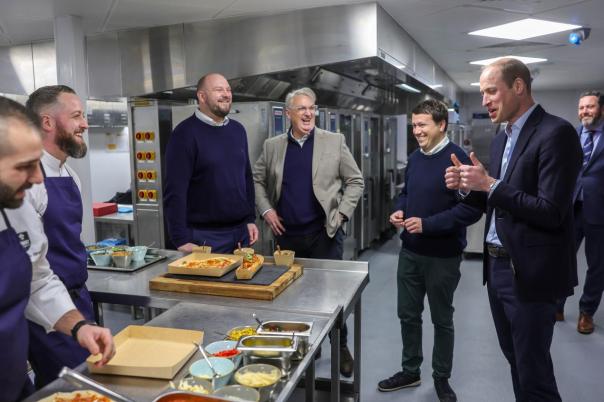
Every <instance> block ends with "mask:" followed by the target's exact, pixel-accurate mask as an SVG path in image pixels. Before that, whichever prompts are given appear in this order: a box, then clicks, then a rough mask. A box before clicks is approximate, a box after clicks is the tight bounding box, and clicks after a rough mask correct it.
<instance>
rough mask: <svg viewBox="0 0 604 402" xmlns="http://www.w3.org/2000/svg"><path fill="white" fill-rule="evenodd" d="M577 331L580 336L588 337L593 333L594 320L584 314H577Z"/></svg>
mask: <svg viewBox="0 0 604 402" xmlns="http://www.w3.org/2000/svg"><path fill="white" fill-rule="evenodd" d="M577 331H579V333H581V334H585V335H589V334H591V333H592V332H594V319H593V317H592V316H590V315H587V314H585V313H579V322H578V323H577Z"/></svg>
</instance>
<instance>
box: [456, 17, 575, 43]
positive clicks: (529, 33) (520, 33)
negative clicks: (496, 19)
mask: <svg viewBox="0 0 604 402" xmlns="http://www.w3.org/2000/svg"><path fill="white" fill-rule="evenodd" d="M577 28H581V25H572V24H562V23H560V22H552V21H546V20H538V19H535V18H526V19H523V20H519V21H514V22H510V23H508V24H503V25H497V26H494V27H491V28H486V29H481V30H478V31H474V32H470V33H468V35H479V36H488V37H490V38H501V39H512V40H522V39H528V38H534V37H536V36H542V35H549V34H553V33H556V32H562V31H570V30H571V29H577Z"/></svg>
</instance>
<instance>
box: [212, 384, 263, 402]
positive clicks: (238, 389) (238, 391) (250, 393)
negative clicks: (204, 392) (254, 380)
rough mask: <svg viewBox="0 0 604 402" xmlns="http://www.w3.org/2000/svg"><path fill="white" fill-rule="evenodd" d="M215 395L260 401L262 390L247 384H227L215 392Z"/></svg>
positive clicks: (251, 401)
mask: <svg viewBox="0 0 604 402" xmlns="http://www.w3.org/2000/svg"><path fill="white" fill-rule="evenodd" d="M213 395H214V396H219V397H221V398H225V399H228V400H236V401H246V402H258V401H260V392H258V391H256V389H254V388H251V387H246V386H245V385H227V386H226V387H224V388H220V389H219V390H218V391H215V392H214V393H213Z"/></svg>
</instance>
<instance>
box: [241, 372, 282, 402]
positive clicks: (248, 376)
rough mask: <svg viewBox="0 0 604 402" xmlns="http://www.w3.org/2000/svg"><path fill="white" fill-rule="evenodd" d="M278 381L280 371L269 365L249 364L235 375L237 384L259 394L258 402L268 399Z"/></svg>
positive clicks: (264, 401)
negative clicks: (254, 390)
mask: <svg viewBox="0 0 604 402" xmlns="http://www.w3.org/2000/svg"><path fill="white" fill-rule="evenodd" d="M280 379H281V370H279V368H277V367H275V366H272V365H270V364H250V365H247V366H244V367H242V368H240V369H239V370H237V372H236V373H235V381H237V383H238V384H240V385H245V386H246V387H251V388H255V389H256V390H257V391H258V392H259V393H260V402H266V401H268V400H269V399H270V397H271V395H272V393H273V390H274V389H275V385H277V383H278V382H279V380H280Z"/></svg>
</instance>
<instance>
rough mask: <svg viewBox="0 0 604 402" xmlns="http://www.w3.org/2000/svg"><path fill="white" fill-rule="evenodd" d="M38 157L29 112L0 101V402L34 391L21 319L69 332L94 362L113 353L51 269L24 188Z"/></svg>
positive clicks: (37, 175) (34, 176)
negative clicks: (29, 375) (97, 357)
mask: <svg viewBox="0 0 604 402" xmlns="http://www.w3.org/2000/svg"><path fill="white" fill-rule="evenodd" d="M41 156H42V141H41V139H40V134H39V132H38V129H37V128H36V127H35V125H34V123H33V121H32V119H31V118H30V116H28V114H27V110H26V109H25V108H24V107H23V106H22V105H20V104H18V103H17V102H15V101H12V100H9V99H6V98H3V97H0V213H1V215H0V345H1V346H0V348H1V349H0V401H3V402H12V401H17V400H21V399H23V398H25V397H26V396H27V395H28V394H30V393H31V392H32V391H33V389H32V388H33V386H32V384H31V382H30V381H29V378H28V376H27V351H28V343H29V339H28V338H29V334H28V332H29V331H28V324H27V321H26V318H27V319H29V320H32V321H35V322H36V323H37V324H38V325H39V326H40V328H42V330H43V331H44V332H45V331H49V332H50V333H53V334H54V333H58V332H61V333H62V334H70V333H71V335H72V336H73V338H74V343H75V344H76V345H81V346H82V350H84V349H83V348H86V349H88V351H89V352H90V353H92V354H97V353H102V354H103V357H102V358H101V360H100V361H99V362H98V363H97V364H98V365H102V364H104V363H106V362H107V361H108V360H109V359H110V358H111V357H112V356H113V354H114V352H115V349H114V345H113V340H112V338H111V334H110V332H109V330H107V329H105V328H101V327H98V326H95V325H91V324H86V323H84V324H80V323H82V322H83V319H84V317H83V316H82V315H81V314H80V313H79V312H78V311H77V310H76V309H75V307H74V304H73V302H72V301H71V297H70V295H69V293H68V292H67V289H65V286H63V284H62V283H61V281H60V280H59V278H58V277H57V276H56V275H54V274H53V272H52V271H51V270H50V268H49V264H48V261H47V259H46V253H47V250H48V242H47V239H46V236H45V235H44V230H43V225H42V222H41V220H40V217H39V216H38V214H37V213H36V211H35V210H34V208H33V206H32V203H31V197H30V194H29V193H28V192H27V191H26V190H27V189H28V188H30V187H31V186H32V185H34V184H38V185H40V184H41V183H42V181H43V176H42V172H41V170H40V157H41ZM51 331H57V332H51ZM33 341H34V342H35V340H33ZM78 347H80V346H78Z"/></svg>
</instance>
